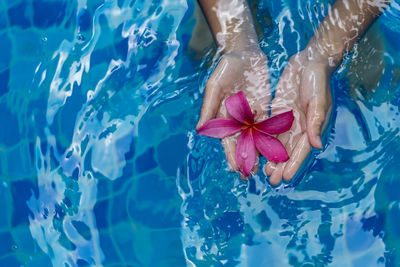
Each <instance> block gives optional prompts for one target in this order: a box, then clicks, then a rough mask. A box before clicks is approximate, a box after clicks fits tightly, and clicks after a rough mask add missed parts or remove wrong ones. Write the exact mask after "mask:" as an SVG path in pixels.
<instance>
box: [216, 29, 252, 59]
mask: <svg viewBox="0 0 400 267" xmlns="http://www.w3.org/2000/svg"><path fill="white" fill-rule="evenodd" d="M216 38H217V44H218V47H219V49H220V50H221V51H222V53H224V54H226V53H234V54H240V53H241V52H242V51H254V50H257V49H260V47H259V46H258V39H257V36H256V35H255V34H251V33H244V32H241V33H237V34H233V33H225V34H223V33H219V34H217V36H216Z"/></svg>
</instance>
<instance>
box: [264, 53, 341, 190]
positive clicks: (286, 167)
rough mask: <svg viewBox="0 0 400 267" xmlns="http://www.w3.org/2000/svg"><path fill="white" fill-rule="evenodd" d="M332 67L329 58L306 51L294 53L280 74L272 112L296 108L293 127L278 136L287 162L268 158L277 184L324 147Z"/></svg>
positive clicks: (269, 167)
mask: <svg viewBox="0 0 400 267" xmlns="http://www.w3.org/2000/svg"><path fill="white" fill-rule="evenodd" d="M332 71H333V69H332V67H329V66H328V61H327V60H326V61H325V60H321V59H318V60H316V59H309V58H307V56H306V51H302V52H300V53H298V54H297V55H295V56H293V57H292V58H291V59H290V61H289V63H288V65H287V66H286V68H285V70H284V71H283V73H282V76H281V77H280V80H279V82H278V85H277V87H276V94H275V98H274V100H273V102H272V116H273V115H274V114H278V113H280V112H282V111H286V110H289V109H293V114H294V117H295V119H294V122H293V126H292V128H291V130H290V131H288V132H286V133H283V134H281V135H279V136H278V139H279V140H280V141H281V142H282V143H283V145H284V146H285V147H286V150H287V152H288V154H289V156H290V159H289V160H288V161H287V162H285V163H278V164H276V163H273V162H268V163H267V165H266V166H265V169H264V171H265V173H266V174H267V175H268V176H271V177H270V183H271V184H272V185H277V184H279V183H280V182H281V180H282V177H283V178H284V180H285V181H290V180H291V179H292V178H293V176H294V175H295V174H296V172H297V171H298V169H299V168H300V166H301V164H302V163H303V161H304V160H305V158H306V157H307V155H308V153H309V152H310V150H311V146H313V147H315V148H317V149H321V148H322V143H321V139H320V135H321V130H324V129H321V127H322V125H323V124H324V121H325V120H327V119H328V118H329V113H330V110H331V103H332V102H331V92H330V77H331V73H332Z"/></svg>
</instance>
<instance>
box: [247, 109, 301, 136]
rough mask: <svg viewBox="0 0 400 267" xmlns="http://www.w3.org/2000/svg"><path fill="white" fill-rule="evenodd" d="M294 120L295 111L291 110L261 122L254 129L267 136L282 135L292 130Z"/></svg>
mask: <svg viewBox="0 0 400 267" xmlns="http://www.w3.org/2000/svg"><path fill="white" fill-rule="evenodd" d="M293 120H294V117H293V110H291V111H288V112H284V113H281V114H278V115H276V116H273V117H271V118H269V119H266V120H263V121H260V122H258V123H256V125H254V127H255V128H256V129H257V130H258V131H260V132H263V133H266V134H281V133H284V132H286V131H289V130H290V128H291V127H292V123H293Z"/></svg>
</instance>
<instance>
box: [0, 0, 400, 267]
mask: <svg viewBox="0 0 400 267" xmlns="http://www.w3.org/2000/svg"><path fill="white" fill-rule="evenodd" d="M60 3H61V2H60ZM299 3H300V1H286V2H281V1H259V2H258V3H256V4H255V5H252V6H255V7H256V8H257V20H258V21H259V24H260V27H261V31H262V34H263V36H264V37H263V38H262V40H261V42H260V43H261V46H262V47H263V49H264V51H265V52H266V54H267V55H268V58H269V64H270V66H269V67H270V70H271V78H272V84H276V82H277V79H278V78H279V75H280V73H281V71H282V70H283V68H284V67H285V65H286V63H287V61H288V59H289V56H290V55H292V54H294V53H296V52H297V51H299V50H300V49H302V48H303V47H304V45H305V44H306V43H307V41H308V39H309V38H310V37H311V36H312V33H313V29H314V28H315V25H317V22H318V21H319V20H321V19H322V18H323V17H324V15H325V14H326V12H327V8H328V5H329V4H330V3H332V1H307V2H306V3H304V4H303V3H301V4H299ZM25 5H27V4H25ZM12 8H14V9H15V10H16V11H15V12H17V11H21V10H19V9H24V8H26V7H24V4H21V5H20V6H19V5H17V4H16V5H14V6H13V7H10V9H11V10H12ZM18 8H19V9H18ZM51 8H54V9H55V10H56V9H57V10H64V12H63V13H62V14H61V13H60V17H59V18H58V20H57V18H56V19H53V21H51V19H50V18H47V17H45V16H43V17H44V18H43V19H42V21H41V20H40V19H27V21H28V22H24V21H23V20H22V19H20V21H19V20H15V19H12V18H11V17H9V18H8V19H9V24H8V25H9V28H7V29H6V30H7V34H8V36H10V37H7V38H11V39H10V42H11V43H12V44H13V45H15V48H14V50H15V51H17V52H13V54H12V58H13V60H12V61H10V62H9V63H8V64H9V65H10V67H9V68H10V80H9V83H8V86H9V91H8V92H6V93H5V94H3V95H1V96H0V97H1V98H0V102H1V103H2V104H1V105H3V107H2V109H4V110H2V111H3V112H2V114H11V115H7V116H8V117H9V118H12V119H13V121H15V122H16V126H15V125H14V126H13V124H12V123H11V122H10V125H9V131H10V132H11V134H10V136H2V137H3V138H4V139H3V140H4V141H1V148H2V150H3V151H4V156H3V155H0V160H1V164H0V167H1V169H0V171H1V172H2V174H3V175H2V177H5V178H4V179H2V180H3V181H4V184H5V188H9V187H10V188H11V191H12V192H11V193H7V194H6V193H5V196H6V197H5V199H6V200H4V201H3V200H1V201H3V202H4V206H7V205H13V207H14V211H13V213H11V212H9V213H7V214H10V215H7V216H8V217H9V218H8V219H9V220H8V221H11V226H10V227H8V226H7V227H3V226H1V227H2V228H1V229H2V230H3V228H4V229H11V230H10V232H11V234H12V240H13V241H12V244H9V246H10V247H11V245H13V246H14V245H15V244H17V245H18V246H17V247H18V248H19V249H17V250H16V251H15V250H12V251H8V252H6V253H5V255H6V256H7V257H5V258H6V259H8V258H9V257H14V258H15V259H16V260H17V261H18V262H19V263H20V264H26V265H29V264H32V265H34V264H40V266H46V265H49V260H48V259H50V261H51V263H52V265H53V266H61V265H63V264H64V263H68V264H70V265H71V266H76V265H79V264H81V265H83V264H85V263H88V264H90V265H93V266H100V265H110V266H121V265H132V266H182V265H184V264H185V263H186V264H188V265H196V266H203V265H205V266H212V265H221V264H226V265H228V266H233V265H241V266H242V265H244V266H287V265H293V266H307V265H306V264H307V263H309V264H313V265H321V266H323V265H328V264H330V263H331V264H332V265H334V266H375V265H379V264H382V265H384V264H386V265H387V266H396V264H398V262H399V257H400V255H399V253H398V250H399V248H400V243H399V241H398V240H399V236H400V233H399V231H398V230H397V227H396V223H397V221H398V220H399V218H400V206H399V203H400V202H399V197H398V194H397V189H398V188H399V186H400V182H399V179H398V177H397V175H396V174H397V171H398V168H397V167H396V164H397V158H398V156H400V149H399V147H400V146H399V145H400V135H399V126H400V121H399V120H400V118H399V107H400V102H399V99H400V90H399V83H398V78H399V77H400V68H399V66H400V64H399V63H400V62H399V61H398V58H399V57H398V51H396V49H395V47H396V46H395V44H396V42H397V41H396V39H393V38H399V34H400V33H398V32H396V31H397V30H398V29H397V28H396V27H397V26H396V25H397V24H396V23H395V22H396V21H398V19H399V16H398V14H399V9H398V2H394V3H393V4H392V6H391V8H390V9H389V10H388V12H386V13H385V14H384V15H383V16H382V17H381V18H380V19H379V20H378V22H377V23H376V24H375V25H374V26H373V27H372V28H371V29H370V30H369V31H368V32H367V33H366V35H365V36H364V37H363V39H362V40H361V41H360V43H359V44H358V45H357V47H356V48H355V50H354V52H353V53H351V54H350V55H347V57H346V59H345V62H344V64H343V65H342V66H341V67H340V68H339V69H338V71H337V73H336V74H335V75H334V77H333V79H332V83H331V84H332V89H333V90H334V96H335V107H334V111H333V116H332V118H333V119H332V121H331V127H330V128H328V129H329V131H328V132H327V133H326V136H325V138H326V146H325V148H324V150H323V151H322V152H317V151H315V153H314V154H313V155H312V156H311V157H309V158H308V159H307V162H306V168H304V169H303V171H302V172H301V175H299V176H298V177H297V181H296V182H295V185H296V186H295V187H293V186H281V187H278V188H271V187H270V186H269V185H268V183H266V182H265V177H264V175H263V174H262V173H261V172H259V174H258V175H257V176H256V177H255V178H254V179H252V180H251V181H250V182H249V183H243V182H241V181H240V180H239V179H238V177H237V174H232V173H230V172H229V171H228V168H227V166H226V162H225V160H224V153H223V151H222V147H221V145H220V143H219V142H218V141H216V140H210V139H208V138H204V137H199V136H197V135H196V134H195V131H194V130H193V128H194V125H195V122H196V121H197V119H198V113H199V108H200V105H201V101H202V93H203V87H204V83H205V81H206V78H207V76H208V75H209V74H210V70H208V67H209V66H211V65H213V63H215V61H216V60H217V57H214V49H213V48H212V47H210V44H209V43H207V42H205V47H203V48H204V49H205V50H202V49H203V48H202V47H201V45H199V46H196V47H193V42H192V43H191V46H189V42H190V40H191V38H192V36H191V35H192V31H193V29H194V27H195V24H196V23H197V22H198V20H196V18H198V17H197V15H196V14H195V15H193V13H194V12H195V11H194V10H195V7H194V3H193V2H191V1H184V0H182V1H105V3H94V2H92V1H84V0H80V1H78V2H76V3H75V2H72V1H71V2H68V3H66V4H65V5H63V4H60V6H54V7H52V6H50V7H49V9H51ZM36 9H37V7H36V6H35V8H34V10H35V11H36ZM13 12H14V11H8V14H11V15H12V14H13ZM19 13H21V14H25V13H24V12H19ZM34 18H35V17H34ZM46 19H47V20H46ZM32 21H33V22H32ZM24 23H28V24H29V23H33V25H32V27H28V26H26V27H25V26H24ZM197 26H198V25H197ZM1 31H5V30H4V29H1ZM21 32H22V33H23V35H21V34H20V33H21ZM21 36H23V37H21ZM25 36H30V38H28V37H25ZM7 40H8V39H7ZM397 40H398V39H397ZM17 44H18V45H17ZM32 47H33V48H32ZM29 51H38V52H36V53H33V54H32V52H29ZM197 58H202V60H198V59H197ZM0 67H1V68H3V67H4V66H2V65H0ZM1 71H3V69H1ZM21 72H22V74H21ZM26 81H28V82H26ZM24 88H25V89H24ZM375 88H376V89H375ZM28 94H29V97H28V98H27V97H26V95H28ZM21 103H22V104H21ZM6 112H8V113H6ZM3 116H6V115H3ZM2 121H5V120H3V118H2ZM2 127H4V125H3V123H2ZM13 135H15V136H16V137H13ZM13 138H14V139H13ZM15 151H18V152H15ZM21 151H23V152H21ZM28 156H29V157H30V158H29V160H26V157H28ZM14 162H20V164H19V165H18V164H17V167H13V166H12V163H14ZM4 166H6V167H4ZM27 177H30V178H27ZM21 181H22V182H21ZM2 190H3V189H2ZM4 191H5V192H7V191H6V190H4ZM24 192H28V193H24ZM3 202H2V203H3ZM26 206H27V208H28V209H26V210H24V209H23V207H26ZM28 228H29V233H27V232H26V231H25V232H24V238H23V239H22V241H21V240H20V239H18V235H21V232H22V231H23V230H21V229H25V230H26V229H28ZM7 231H8V230H7ZM32 238H33V241H34V243H35V244H37V246H38V248H40V250H39V249H37V248H36V247H35V246H36V245H35V246H32V248H30V247H27V246H24V245H23V243H24V242H27V240H31V239H32ZM4 240H5V239H4ZM4 242H6V241H4ZM7 245H8V244H7ZM38 251H39V252H38ZM26 255H28V256H26ZM0 265H1V264H0Z"/></svg>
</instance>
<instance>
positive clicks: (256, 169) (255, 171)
mask: <svg viewBox="0 0 400 267" xmlns="http://www.w3.org/2000/svg"><path fill="white" fill-rule="evenodd" d="M259 157H260V153H258V151H256V162H255V163H254V167H253V169H252V170H251V173H252V174H253V175H255V174H257V173H258V168H259V164H260V160H259Z"/></svg>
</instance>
